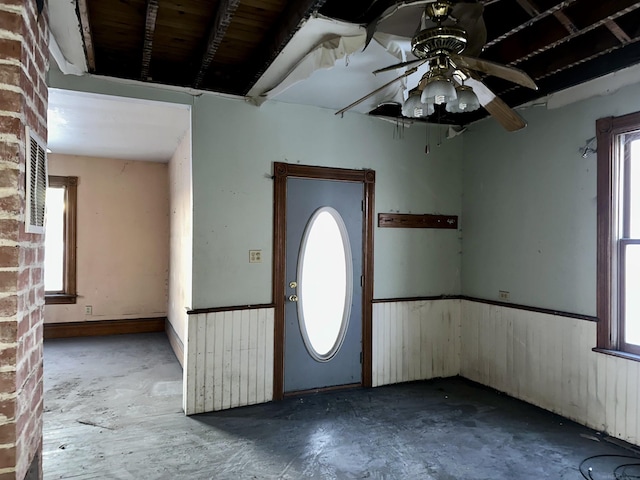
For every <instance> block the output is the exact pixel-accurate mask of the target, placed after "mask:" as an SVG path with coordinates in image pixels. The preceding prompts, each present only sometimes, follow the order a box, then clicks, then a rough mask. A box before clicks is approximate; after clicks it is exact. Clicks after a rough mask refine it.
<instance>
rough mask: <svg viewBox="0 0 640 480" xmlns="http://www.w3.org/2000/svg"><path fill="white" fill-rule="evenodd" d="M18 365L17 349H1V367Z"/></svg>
mask: <svg viewBox="0 0 640 480" xmlns="http://www.w3.org/2000/svg"><path fill="white" fill-rule="evenodd" d="M15 364H16V347H4V348H2V347H0V365H15Z"/></svg>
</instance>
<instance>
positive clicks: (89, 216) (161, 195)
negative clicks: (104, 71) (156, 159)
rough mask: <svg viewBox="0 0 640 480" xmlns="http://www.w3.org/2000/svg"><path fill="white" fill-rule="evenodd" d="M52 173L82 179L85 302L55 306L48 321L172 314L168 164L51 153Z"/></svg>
mask: <svg viewBox="0 0 640 480" xmlns="http://www.w3.org/2000/svg"><path fill="white" fill-rule="evenodd" d="M49 174H50V175H66V176H77V177H78V239H77V240H78V247H77V261H78V266H77V285H78V302H77V303H76V304H75V305H47V307H46V308H45V323H56V322H76V321H83V320H113V319H126V318H146V317H160V316H165V315H166V312H167V289H168V286H167V283H168V270H169V188H168V168H167V164H164V163H152V162H135V161H123V160H113V159H103V158H91V157H79V156H66V155H55V154H51V155H49ZM86 305H91V306H92V307H93V314H92V315H85V306H86Z"/></svg>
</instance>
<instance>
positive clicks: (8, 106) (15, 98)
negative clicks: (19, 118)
mask: <svg viewBox="0 0 640 480" xmlns="http://www.w3.org/2000/svg"><path fill="white" fill-rule="evenodd" d="M0 105H2V110H4V111H5V112H16V113H18V112H20V111H21V110H22V95H20V94H19V93H18V92H13V91H11V90H0Z"/></svg>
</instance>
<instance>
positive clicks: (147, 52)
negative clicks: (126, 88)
mask: <svg viewBox="0 0 640 480" xmlns="http://www.w3.org/2000/svg"><path fill="white" fill-rule="evenodd" d="M157 18H158V0H147V18H146V21H145V26H144V45H143V47H142V69H141V72H140V78H142V80H147V79H148V78H149V67H150V65H151V53H152V51H153V34H154V33H155V31H156V19H157Z"/></svg>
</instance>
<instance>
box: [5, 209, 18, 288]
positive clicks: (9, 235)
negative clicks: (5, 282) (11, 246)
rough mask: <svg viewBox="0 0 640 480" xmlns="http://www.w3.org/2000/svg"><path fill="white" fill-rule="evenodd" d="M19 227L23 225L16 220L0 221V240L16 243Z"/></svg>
mask: <svg viewBox="0 0 640 480" xmlns="http://www.w3.org/2000/svg"><path fill="white" fill-rule="evenodd" d="M21 225H23V223H22V222H19V221H18V220H0V238H1V239H3V240H11V241H14V242H17V241H18V240H19V233H20V226H21ZM0 285H1V283H0ZM0 288H1V287H0Z"/></svg>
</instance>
